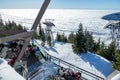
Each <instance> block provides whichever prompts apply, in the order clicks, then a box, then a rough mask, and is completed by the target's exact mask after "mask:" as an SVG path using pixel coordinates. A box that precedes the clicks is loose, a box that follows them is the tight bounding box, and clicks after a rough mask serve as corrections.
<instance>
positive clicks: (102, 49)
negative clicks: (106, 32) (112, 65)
mask: <svg viewBox="0 0 120 80" xmlns="http://www.w3.org/2000/svg"><path fill="white" fill-rule="evenodd" d="M106 52H107V49H106V48H105V44H104V42H102V44H101V45H100V47H99V49H98V51H97V52H96V53H97V54H98V55H100V56H102V57H104V58H106Z"/></svg>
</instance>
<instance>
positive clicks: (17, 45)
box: [0, 40, 23, 66]
mask: <svg viewBox="0 0 120 80" xmlns="http://www.w3.org/2000/svg"><path fill="white" fill-rule="evenodd" d="M22 46H23V43H22V41H21V40H19V41H11V42H8V43H6V44H0V52H1V57H2V58H5V59H6V60H7V61H8V64H9V65H11V66H12V65H13V64H14V62H15V60H16V59H17V56H18V55H19V53H20V51H21V49H22Z"/></svg>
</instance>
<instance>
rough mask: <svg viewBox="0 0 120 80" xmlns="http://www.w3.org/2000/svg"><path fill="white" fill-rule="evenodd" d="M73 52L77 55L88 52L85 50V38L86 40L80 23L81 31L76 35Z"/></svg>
mask: <svg viewBox="0 0 120 80" xmlns="http://www.w3.org/2000/svg"><path fill="white" fill-rule="evenodd" d="M72 47H73V51H74V52H75V53H83V52H86V50H85V38H84V33H83V26H82V24H81V23H80V24H79V29H78V31H77V33H76V36H75V41H74V43H73V46H72Z"/></svg>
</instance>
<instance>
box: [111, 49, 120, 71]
mask: <svg viewBox="0 0 120 80" xmlns="http://www.w3.org/2000/svg"><path fill="white" fill-rule="evenodd" d="M115 59H116V60H115V61H114V62H113V68H114V69H116V70H119V71H120V50H116V52H115Z"/></svg>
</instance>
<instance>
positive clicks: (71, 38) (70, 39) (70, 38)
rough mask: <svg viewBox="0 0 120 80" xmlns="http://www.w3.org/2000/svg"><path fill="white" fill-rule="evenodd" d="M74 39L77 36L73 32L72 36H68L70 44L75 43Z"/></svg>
mask: <svg viewBox="0 0 120 80" xmlns="http://www.w3.org/2000/svg"><path fill="white" fill-rule="evenodd" d="M74 39H75V35H74V34H73V32H71V34H70V35H69V36H68V42H69V43H74Z"/></svg>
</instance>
